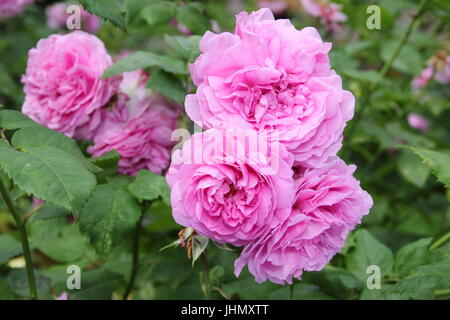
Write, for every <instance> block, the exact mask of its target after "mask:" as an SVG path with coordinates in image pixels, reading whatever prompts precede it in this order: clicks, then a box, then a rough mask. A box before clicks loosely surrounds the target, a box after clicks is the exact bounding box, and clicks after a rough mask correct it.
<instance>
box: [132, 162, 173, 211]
mask: <svg viewBox="0 0 450 320" xmlns="http://www.w3.org/2000/svg"><path fill="white" fill-rule="evenodd" d="M128 190H130V193H131V194H132V195H133V196H134V197H136V198H137V199H140V200H149V201H152V200H155V199H157V198H158V197H161V198H162V200H163V201H164V202H165V203H166V204H167V205H170V189H169V186H168V185H167V182H166V178H164V177H163V176H160V175H157V174H154V173H153V172H151V171H148V170H140V171H139V172H138V174H137V176H136V180H135V181H134V182H133V183H132V184H130V186H129V187H128Z"/></svg>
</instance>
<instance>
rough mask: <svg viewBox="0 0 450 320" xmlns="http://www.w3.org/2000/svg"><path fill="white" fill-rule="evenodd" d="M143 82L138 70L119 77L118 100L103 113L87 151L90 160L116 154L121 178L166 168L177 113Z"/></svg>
mask: <svg viewBox="0 0 450 320" xmlns="http://www.w3.org/2000/svg"><path fill="white" fill-rule="evenodd" d="M147 80H148V74H147V73H145V72H144V71H142V70H135V71H132V72H125V73H124V74H123V80H122V82H121V83H120V88H119V93H118V100H117V102H116V103H115V105H114V106H113V107H112V108H111V110H104V114H105V115H104V121H103V124H102V125H101V127H100V129H99V131H98V133H97V134H96V136H95V137H94V139H93V141H94V145H93V146H91V147H89V148H88V152H89V153H91V154H92V155H93V156H94V157H99V156H101V155H103V154H105V153H107V152H108V151H111V150H116V151H117V152H118V153H119V154H120V160H119V169H118V171H119V172H120V173H123V174H128V175H133V176H134V175H136V173H137V172H138V171H139V170H141V169H148V170H150V171H152V172H154V173H156V174H161V173H162V171H163V170H164V169H166V168H167V167H168V166H169V161H170V153H171V149H172V147H173V145H174V142H172V141H171V134H172V131H173V130H175V129H176V128H177V127H178V110H177V109H176V107H175V106H174V105H172V104H170V103H169V102H168V101H167V100H166V99H164V98H163V97H162V96H161V95H160V94H158V93H155V92H152V91H151V90H150V89H147V88H146V84H147Z"/></svg>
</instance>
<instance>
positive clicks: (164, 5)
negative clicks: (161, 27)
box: [141, 1, 177, 25]
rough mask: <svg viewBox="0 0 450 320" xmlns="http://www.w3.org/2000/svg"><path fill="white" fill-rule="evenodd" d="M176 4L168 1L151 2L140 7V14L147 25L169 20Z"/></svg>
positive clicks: (173, 13) (173, 14) (172, 15)
mask: <svg viewBox="0 0 450 320" xmlns="http://www.w3.org/2000/svg"><path fill="white" fill-rule="evenodd" d="M176 8H177V4H176V3H174V2H169V1H159V2H156V3H152V4H150V5H148V6H147V7H145V8H144V9H142V11H141V16H142V18H144V20H145V21H147V23H148V24H149V25H155V24H159V23H163V22H166V21H169V20H170V19H172V18H173V17H175V14H176Z"/></svg>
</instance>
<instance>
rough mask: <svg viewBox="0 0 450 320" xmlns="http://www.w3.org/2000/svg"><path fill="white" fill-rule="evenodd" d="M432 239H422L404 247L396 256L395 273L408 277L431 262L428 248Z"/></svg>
mask: <svg viewBox="0 0 450 320" xmlns="http://www.w3.org/2000/svg"><path fill="white" fill-rule="evenodd" d="M431 241H432V238H425V239H420V240H417V241H415V242H412V243H409V244H407V245H406V246H404V247H402V248H401V249H400V250H399V251H398V252H397V254H396V255H395V272H396V273H397V274H398V275H400V276H406V275H408V274H409V273H410V271H411V270H413V269H414V268H416V267H418V266H420V265H424V264H427V263H428V262H429V254H428V247H429V246H430V243H431Z"/></svg>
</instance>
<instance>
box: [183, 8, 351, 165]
mask: <svg viewBox="0 0 450 320" xmlns="http://www.w3.org/2000/svg"><path fill="white" fill-rule="evenodd" d="M330 48H331V44H329V43H324V42H322V40H321V38H320V35H319V33H318V32H317V30H316V29H314V28H304V29H302V30H296V29H295V27H294V26H293V25H292V24H291V22H290V21H289V20H282V19H280V20H275V19H274V17H273V15H272V13H271V12H270V10H269V9H260V10H258V11H256V12H253V13H251V14H247V13H245V12H243V13H240V14H239V15H238V16H237V23H236V30H235V33H234V34H232V33H229V32H224V33H220V34H213V33H211V32H207V33H206V34H205V35H204V36H203V38H202V39H201V41H200V50H201V52H202V54H201V55H200V56H199V57H198V58H197V60H196V61H195V63H194V64H192V65H190V71H191V75H192V79H193V81H194V84H195V85H197V86H198V89H197V92H196V94H191V95H188V96H187V97H186V101H185V107H186V111H187V113H188V115H189V117H190V118H191V119H192V120H193V121H195V122H196V123H197V124H199V125H200V126H201V127H203V128H253V129H256V130H273V131H274V132H277V135H276V137H274V139H277V140H279V141H281V142H282V143H283V144H284V145H285V146H286V147H287V149H288V151H290V152H292V153H293V154H294V157H295V163H296V164H297V165H303V166H312V167H314V166H318V165H320V164H321V163H322V162H324V161H325V160H326V159H327V158H328V157H330V156H334V155H335V154H336V152H337V151H338V150H339V149H340V147H341V142H342V132H343V130H344V127H345V123H346V121H348V120H350V119H351V118H352V117H353V111H354V97H353V95H352V94H351V93H350V92H349V91H345V90H343V89H342V81H341V78H340V77H339V76H338V75H336V73H335V71H334V70H331V69H330V63H329V59H328V51H329V50H330Z"/></svg>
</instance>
